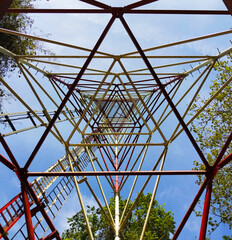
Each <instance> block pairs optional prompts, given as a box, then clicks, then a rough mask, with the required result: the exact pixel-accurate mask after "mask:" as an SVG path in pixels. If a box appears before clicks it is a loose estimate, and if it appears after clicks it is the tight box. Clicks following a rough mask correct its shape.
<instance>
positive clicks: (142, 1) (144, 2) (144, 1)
mask: <svg viewBox="0 0 232 240" xmlns="http://www.w3.org/2000/svg"><path fill="white" fill-rule="evenodd" d="M157 1H158V0H140V1H138V2H134V3H131V4H129V5H126V6H125V7H124V8H123V10H131V9H134V8H138V7H142V6H144V5H147V4H149V3H153V2H157Z"/></svg>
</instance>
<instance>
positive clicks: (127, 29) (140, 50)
mask: <svg viewBox="0 0 232 240" xmlns="http://www.w3.org/2000/svg"><path fill="white" fill-rule="evenodd" d="M120 20H121V22H122V24H123V26H124V28H125V30H126V31H127V33H128V35H129V36H130V38H131V40H132V42H133V43H134V45H135V47H136V48H137V49H138V52H139V53H140V55H141V57H142V59H143V61H144V63H145V64H146V65H147V67H148V69H149V70H150V72H151V74H152V76H153V77H154V79H155V80H156V82H157V84H158V85H159V87H160V89H161V91H162V93H163V94H164V96H165V98H166V100H167V102H168V103H169V105H170V107H171V108H172V110H173V112H174V114H175V115H176V118H177V119H178V121H179V122H180V124H181V125H182V127H183V129H184V131H185V133H186V135H187V136H188V138H189V140H190V141H191V143H192V145H193V147H194V148H195V150H196V152H197V153H198V155H199V157H200V158H201V160H202V162H203V163H204V165H205V166H206V168H207V169H209V164H208V162H207V160H206V158H205V156H204V154H203V153H202V151H201V149H200V148H199V146H198V144H197V142H196V141H195V139H194V138H193V136H192V134H191V132H190V130H189V129H188V127H187V125H186V124H185V122H184V121H183V119H182V117H181V115H180V113H179V112H178V110H177V108H176V107H175V105H174V104H173V102H172V100H171V98H170V97H169V95H168V93H167V92H166V90H165V88H164V87H163V85H162V83H161V82H160V80H159V78H158V76H157V75H156V73H155V71H154V70H153V68H152V66H151V64H150V62H149V61H148V59H147V58H146V55H145V54H144V52H143V50H142V48H141V47H140V45H139V43H138V42H137V40H136V38H135V37H134V35H133V33H132V32H131V30H130V28H129V26H128V25H127V23H126V21H125V20H124V18H123V17H120Z"/></svg>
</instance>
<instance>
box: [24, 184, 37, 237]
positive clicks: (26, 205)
mask: <svg viewBox="0 0 232 240" xmlns="http://www.w3.org/2000/svg"><path fill="white" fill-rule="evenodd" d="M21 190H22V196H23V205H24V212H25V218H26V226H27V232H28V238H29V240H35V235H34V229H33V224H32V219H31V211H30V204H29V200H28V196H27V189H26V186H25V184H24V183H22V185H21Z"/></svg>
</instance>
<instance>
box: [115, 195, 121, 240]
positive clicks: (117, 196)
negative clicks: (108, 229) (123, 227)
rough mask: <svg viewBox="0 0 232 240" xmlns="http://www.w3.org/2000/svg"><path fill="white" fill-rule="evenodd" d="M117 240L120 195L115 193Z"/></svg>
mask: <svg viewBox="0 0 232 240" xmlns="http://www.w3.org/2000/svg"><path fill="white" fill-rule="evenodd" d="M115 240H120V238H119V193H118V191H117V192H116V193H115Z"/></svg>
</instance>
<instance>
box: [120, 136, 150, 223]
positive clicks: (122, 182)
mask: <svg viewBox="0 0 232 240" xmlns="http://www.w3.org/2000/svg"><path fill="white" fill-rule="evenodd" d="M150 139H151V137H150ZM150 139H148V141H150ZM147 150H148V147H144V148H143V149H142V150H141V151H140V152H139V154H138V156H137V158H136V160H135V162H134V164H133V166H132V167H131V169H133V168H134V166H135V164H136V163H137V161H138V160H139V158H140V156H141V155H142V153H143V155H142V158H141V161H140V163H139V167H138V171H140V170H141V167H142V165H143V162H144V159H145V156H146V153H147ZM127 179H128V176H126V179H125V180H124V181H123V178H122V179H121V182H120V189H119V190H121V189H122V187H123V185H124V184H125V183H126V181H127ZM137 179H138V176H136V177H135V179H134V181H133V184H132V186H131V189H130V193H129V195H128V197H127V201H126V204H125V207H124V210H123V211H122V214H121V219H120V225H121V223H122V219H123V217H124V215H125V212H126V209H127V207H128V204H129V202H130V199H131V196H132V193H133V191H134V187H135V184H136V181H137Z"/></svg>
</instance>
